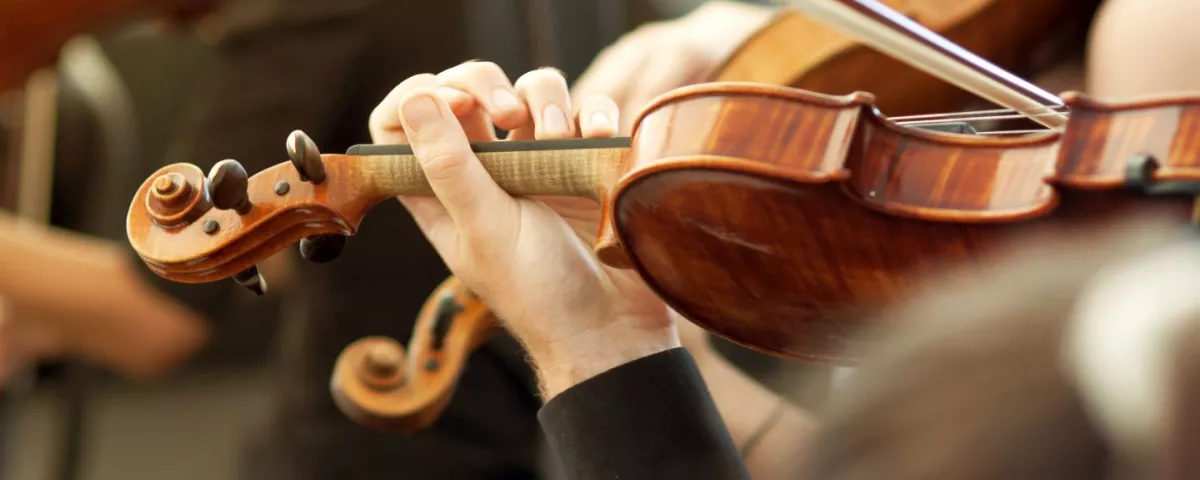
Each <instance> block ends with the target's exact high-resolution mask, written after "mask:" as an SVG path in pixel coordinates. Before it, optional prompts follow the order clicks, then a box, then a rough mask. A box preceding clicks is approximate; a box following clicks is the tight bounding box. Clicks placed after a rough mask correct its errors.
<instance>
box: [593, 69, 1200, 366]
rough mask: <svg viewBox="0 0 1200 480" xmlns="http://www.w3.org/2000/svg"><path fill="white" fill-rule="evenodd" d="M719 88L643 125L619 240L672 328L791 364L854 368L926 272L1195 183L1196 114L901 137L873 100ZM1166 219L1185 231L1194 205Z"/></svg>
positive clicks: (1112, 114)
mask: <svg viewBox="0 0 1200 480" xmlns="http://www.w3.org/2000/svg"><path fill="white" fill-rule="evenodd" d="M717 88H724V89H726V90H727V92H728V93H727V94H726V95H714V94H713V92H712V90H711V87H697V88H687V89H681V90H678V91H676V92H673V93H672V94H669V95H667V96H665V97H663V98H660V99H659V100H658V101H657V102H656V103H655V104H654V105H652V106H651V107H649V108H648V109H647V110H646V111H645V113H643V116H642V117H641V118H640V119H639V121H638V124H637V127H636V130H635V134H634V139H633V148H632V152H633V153H632V154H631V168H630V171H629V173H628V174H627V175H626V176H624V177H623V178H622V180H621V182H620V184H619V185H617V186H616V188H615V189H614V191H615V193H614V195H613V197H612V198H613V200H612V207H611V210H612V213H611V220H612V222H613V230H614V231H615V232H616V236H617V237H618V242H619V243H620V245H621V250H622V251H623V252H625V253H626V255H628V259H627V261H626V262H625V263H628V264H629V265H631V266H632V267H633V268H636V269H637V270H638V271H639V272H641V275H642V277H643V278H644V279H645V280H646V281H647V282H648V283H649V285H650V286H651V287H652V288H653V289H654V290H655V291H656V292H657V293H658V294H659V295H660V296H662V297H663V298H664V299H665V300H666V301H667V302H668V303H669V304H670V305H671V306H672V308H674V309H675V310H676V311H678V312H680V313H681V314H683V315H684V316H686V317H687V318H688V319H689V320H692V321H693V322H695V323H697V324H698V325H700V326H702V327H704V328H705V329H707V330H709V331H712V332H715V333H717V334H719V335H722V336H724V337H726V338H728V339H730V340H733V341H735V342H738V343H741V344H743V345H746V346H748V347H751V348H755V349H758V350H760V351H764V352H767V353H772V354H775V355H780V356H785V357H794V358H803V359H808V360H817V361H834V362H843V361H850V360H853V357H852V355H854V354H856V353H853V350H847V347H850V346H851V344H850V342H852V340H853V339H854V338H855V337H856V336H857V335H856V334H858V333H861V328H862V327H864V326H869V325H870V324H871V323H872V320H871V319H872V318H875V317H876V315H877V314H878V313H879V309H880V308H884V307H885V306H886V305H887V304H889V303H892V302H895V301H897V300H900V299H902V298H903V297H904V296H905V293H906V292H907V291H909V290H910V289H911V288H912V287H913V286H914V285H915V284H916V282H917V281H918V280H919V279H920V277H921V276H922V274H923V273H925V272H929V271H931V270H932V269H936V268H938V267H940V266H941V265H943V264H946V263H961V262H963V261H969V260H972V259H976V258H979V257H980V256H983V255H987V254H988V252H989V250H990V249H991V248H992V247H993V246H995V245H998V244H1001V243H1002V242H1004V241H1005V240H1007V239H1008V238H1009V237H1010V236H1011V235H1012V234H1016V233H1022V232H1025V231H1027V230H1029V229H1030V228H1036V227H1039V226H1046V225H1049V226H1060V225H1066V226H1071V225H1077V224H1083V223H1087V222H1103V221H1104V220H1105V219H1109V218H1112V217H1110V215H1112V214H1115V213H1118V212H1120V211H1121V210H1122V209H1124V208H1134V207H1142V206H1145V205H1146V203H1147V202H1148V200H1147V198H1146V197H1145V193H1147V191H1146V190H1150V192H1149V193H1154V192H1153V190H1154V189H1155V187H1154V185H1170V183H1169V182H1176V184H1175V185H1176V186H1177V187H1181V188H1175V189H1174V191H1175V193H1180V194H1183V195H1188V194H1189V190H1188V188H1189V187H1188V183H1187V182H1191V181H1195V180H1200V158H1198V156H1197V154H1200V151H1197V150H1196V148H1197V147H1196V145H1195V144H1194V142H1191V140H1190V138H1191V137H1192V134H1191V133H1189V132H1186V130H1188V129H1187V128H1184V127H1185V126H1188V125H1200V123H1193V122H1197V121H1200V99H1186V100H1185V99H1163V100H1157V101H1147V102H1135V103H1130V104H1125V105H1106V104H1101V103H1097V102H1095V101H1092V100H1089V99H1087V98H1085V97H1082V96H1079V95H1068V96H1066V98H1065V99H1066V101H1067V102H1068V105H1069V106H1071V107H1072V116H1071V117H1070V121H1069V123H1068V127H1067V129H1066V133H1065V134H1062V135H1060V134H1058V133H1052V132H1047V133H1045V134H1035V135H1026V136H1021V137H993V136H980V135H963V134H953V133H942V132H933V131H923V130H917V129H914V128H911V127H904V126H901V125H897V124H895V123H894V122H892V121H890V120H888V119H886V118H885V117H883V116H881V115H880V114H879V113H878V110H877V109H875V108H874V105H873V102H872V101H873V99H872V98H871V95H868V94H863V93H858V94H852V95H848V96H842V97H832V96H826V95H818V94H814V93H810V92H804V91H799V90H792V89H782V88H773V87H769V86H761V85H742V86H736V87H734V86H730V85H727V86H724V87H717ZM1147 158H1152V159H1155V161H1152V162H1149V163H1145V160H1146V159H1147ZM1156 165H1157V166H1158V168H1157V169H1156V170H1152V171H1151V170H1148V169H1147V168H1152V167H1154V166H1156ZM1131 168H1132V169H1134V170H1136V171H1139V172H1141V173H1138V174H1135V175H1132V176H1131V174H1130V170H1131ZM1139 176H1140V178H1142V184H1140V186H1139V185H1136V184H1128V185H1127V183H1128V181H1129V179H1130V178H1132V177H1139ZM1162 182H1168V183H1162ZM1178 182H1184V183H1183V184H1180V183H1178ZM1168 189H1170V188H1168ZM1153 204H1154V205H1168V206H1166V207H1164V208H1178V209H1179V213H1180V215H1181V216H1186V215H1187V208H1188V207H1189V206H1190V199H1187V198H1186V197H1180V199H1179V200H1178V201H1172V200H1163V199H1156V200H1154V201H1153Z"/></svg>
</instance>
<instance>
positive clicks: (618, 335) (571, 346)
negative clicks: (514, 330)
mask: <svg viewBox="0 0 1200 480" xmlns="http://www.w3.org/2000/svg"><path fill="white" fill-rule="evenodd" d="M680 346H681V345H680V342H679V335H678V334H677V333H676V331H675V329H674V328H673V325H672V324H671V323H669V322H668V323H667V324H666V325H665V326H664V327H661V328H653V329H635V328H629V327H624V326H622V325H620V324H615V325H610V326H606V327H601V328H596V329H591V330H588V331H586V332H584V333H581V334H579V335H576V336H574V337H571V338H568V339H564V340H561V341H558V342H554V343H551V344H546V345H544V346H542V347H541V348H538V349H537V350H536V351H534V350H532V349H531V350H530V356H531V357H532V360H533V362H534V364H535V369H536V370H537V375H538V382H539V385H540V387H541V391H542V397H543V400H545V401H549V400H550V399H552V398H554V397H555V396H557V395H558V394H560V393H562V392H564V391H566V390H567V389H569V388H571V387H573V386H575V385H578V384H580V383H583V382H585V381H587V380H588V379H590V378H592V377H595V376H597V375H600V374H601V373H604V372H607V371H609V370H612V369H614V368H617V367H619V366H621V365H624V364H626V363H630V362H633V361H635V360H638V359H641V358H645V357H648V356H651V355H654V354H656V353H660V352H663V351H666V350H670V349H672V348H677V347H680Z"/></svg>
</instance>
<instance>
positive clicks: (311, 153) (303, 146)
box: [287, 130, 325, 184]
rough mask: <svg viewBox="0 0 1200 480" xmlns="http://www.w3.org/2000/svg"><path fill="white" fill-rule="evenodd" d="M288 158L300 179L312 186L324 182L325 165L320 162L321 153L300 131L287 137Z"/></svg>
mask: <svg viewBox="0 0 1200 480" xmlns="http://www.w3.org/2000/svg"><path fill="white" fill-rule="evenodd" d="M287 151H288V157H289V158H291V159H292V166H294V167H296V172H297V173H299V174H300V179H301V180H304V181H306V182H312V183H313V184H320V183H321V182H324V181H325V164H324V163H322V162H321V151H320V150H317V144H316V143H313V141H312V139H311V138H308V135H307V134H305V133H304V132H302V131H300V130H296V131H294V132H292V134H291V135H288V140H287Z"/></svg>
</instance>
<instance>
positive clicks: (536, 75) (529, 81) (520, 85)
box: [516, 67, 567, 91]
mask: <svg viewBox="0 0 1200 480" xmlns="http://www.w3.org/2000/svg"><path fill="white" fill-rule="evenodd" d="M516 87H517V89H521V90H537V91H544V90H551V89H559V90H562V91H566V90H567V80H566V78H565V77H564V76H563V74H562V72H560V71H559V70H558V69H556V68H551V67H545V68H539V69H537V70H533V71H530V72H528V73H526V74H524V75H521V78H518V79H517V85H516Z"/></svg>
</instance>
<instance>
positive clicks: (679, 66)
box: [572, 1, 774, 135]
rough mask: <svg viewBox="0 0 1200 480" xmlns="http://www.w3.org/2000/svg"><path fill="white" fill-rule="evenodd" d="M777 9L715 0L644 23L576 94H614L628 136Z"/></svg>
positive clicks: (598, 63) (601, 59)
mask: <svg viewBox="0 0 1200 480" xmlns="http://www.w3.org/2000/svg"><path fill="white" fill-rule="evenodd" d="M773 12H774V10H772V9H770V8H768V7H764V6H761V5H749V4H745V3H738V2H727V1H710V2H707V3H705V4H704V5H701V6H700V7H698V8H696V9H695V10H693V11H692V13H689V14H688V15H685V16H683V17H680V18H679V19H676V20H670V21H666V22H659V23H650V24H646V25H643V26H641V27H639V28H638V29H637V30H634V31H633V32H630V33H628V34H626V35H625V36H623V37H621V39H619V40H617V42H616V43H614V44H612V45H611V46H609V47H608V48H606V49H604V50H603V51H602V52H600V54H599V55H598V56H597V57H596V59H595V60H594V61H593V62H592V64H591V65H590V66H588V68H587V70H586V71H585V72H584V73H583V75H581V76H580V77H579V80H577V81H576V82H575V86H574V88H573V90H572V93H573V95H574V98H575V99H576V100H579V99H582V98H586V97H591V96H593V95H605V96H608V97H610V98H612V99H613V101H615V102H616V103H617V106H618V107H619V108H620V111H621V112H622V115H623V116H624V120H623V121H622V122H621V126H620V133H621V134H623V135H628V134H630V133H631V130H632V128H633V122H634V121H635V120H636V117H637V114H638V113H639V112H641V111H642V109H643V108H645V107H646V105H647V104H648V103H650V101H651V100H653V99H654V98H655V97H657V96H659V95H662V94H663V93H666V92H668V91H670V90H674V89H676V88H679V87H683V86H687V85H691V84H695V83H699V82H703V81H704V80H705V79H707V78H709V77H710V76H711V75H712V74H713V73H714V71H715V70H716V69H717V68H720V66H721V65H722V64H723V63H725V59H726V58H728V57H729V56H730V55H731V54H733V51H734V50H735V49H736V48H737V47H738V46H739V45H741V43H742V42H743V41H745V40H746V39H747V38H749V37H750V35H752V34H754V32H756V31H758V30H759V29H760V28H762V27H763V25H765V24H766V23H767V22H768V21H769V20H770V19H771V16H772V14H773Z"/></svg>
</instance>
